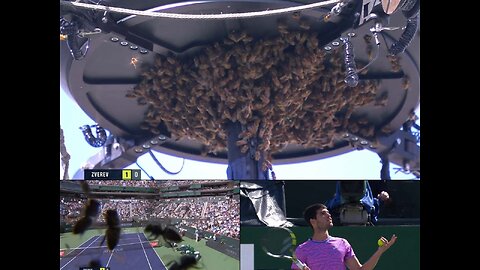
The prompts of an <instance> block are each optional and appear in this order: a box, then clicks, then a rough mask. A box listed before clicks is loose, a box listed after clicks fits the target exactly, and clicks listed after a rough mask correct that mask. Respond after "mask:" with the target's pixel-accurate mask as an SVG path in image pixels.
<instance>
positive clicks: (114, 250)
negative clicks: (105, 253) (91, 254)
mask: <svg viewBox="0 0 480 270" xmlns="http://www.w3.org/2000/svg"><path fill="white" fill-rule="evenodd" d="M114 251H115V250H112V253H111V254H110V258H108V262H107V265H105V267H108V264H109V263H110V260H111V259H112V256H113V252H114Z"/></svg>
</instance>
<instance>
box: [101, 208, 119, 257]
mask: <svg viewBox="0 0 480 270" xmlns="http://www.w3.org/2000/svg"><path fill="white" fill-rule="evenodd" d="M104 216H105V221H106V223H107V230H106V232H105V236H104V237H103V239H102V242H101V243H100V246H101V245H102V244H103V242H104V241H105V239H106V240H107V247H108V249H109V250H113V249H114V248H115V247H116V246H117V244H118V241H119V240H120V231H121V228H120V217H119V216H118V212H117V210H114V209H108V210H107V211H106V212H105V214H104Z"/></svg>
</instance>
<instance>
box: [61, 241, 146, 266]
mask: <svg viewBox="0 0 480 270" xmlns="http://www.w3.org/2000/svg"><path fill="white" fill-rule="evenodd" d="M99 237H100V235H99V236H97V239H95V240H93V241H92V243H90V245H88V246H87V247H86V248H84V249H83V250H82V251H80V253H78V254H77V255H75V257H73V258H72V259H71V260H70V261H68V262H67V263H66V264H65V265H64V266H62V267H60V270H62V269H63V268H64V267H65V266H67V265H68V264H69V263H70V262H72V261H73V260H75V259H76V258H77V257H78V255H80V254H82V253H83V252H84V251H85V250H86V249H87V248H88V247H89V246H91V245H92V244H93V243H95V241H97V240H98V238H99ZM150 269H151V268H150Z"/></svg>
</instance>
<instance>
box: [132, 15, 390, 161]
mask: <svg viewBox="0 0 480 270" xmlns="http://www.w3.org/2000/svg"><path fill="white" fill-rule="evenodd" d="M292 20H293V23H290V24H297V27H289V24H288V21H287V20H280V21H278V24H277V28H278V32H279V34H278V35H277V36H276V37H269V38H257V39H254V38H253V37H252V36H250V35H248V34H247V33H245V32H243V31H235V32H232V33H230V34H229V35H228V37H227V38H226V39H224V40H223V41H221V42H216V43H214V44H213V45H210V46H208V47H206V48H205V49H204V50H203V51H202V52H200V53H199V54H198V55H196V56H195V57H193V58H191V57H190V58H186V59H182V58H180V57H176V56H174V55H167V56H162V55H158V56H157V58H156V59H155V62H154V64H153V65H152V66H150V67H148V69H147V70H145V71H144V72H143V73H142V78H143V79H142V81H141V82H140V83H139V84H138V85H137V86H135V87H134V89H133V90H130V91H128V93H127V95H126V96H127V97H130V98H136V99H137V101H138V104H139V105H148V110H147V112H146V114H145V118H144V122H143V123H142V124H141V128H142V129H144V130H149V131H150V132H151V133H153V134H159V133H160V130H159V128H158V127H159V125H160V124H162V123H163V124H164V125H165V126H166V127H167V129H168V131H169V132H170V133H171V135H172V138H174V139H182V138H187V139H193V140H197V141H199V142H200V143H202V144H203V145H204V146H205V152H204V153H202V154H207V153H214V154H215V153H217V152H219V151H225V150H226V145H227V143H226V141H227V133H226V128H225V126H226V124H227V123H231V122H233V123H235V122H239V123H241V125H242V130H243V132H241V134H240V135H239V138H238V141H237V146H238V147H240V150H241V152H242V153H246V152H247V151H248V150H249V147H250V142H251V140H252V139H254V138H257V141H258V142H259V143H258V145H256V149H255V155H254V156H255V159H256V160H259V159H260V157H261V156H262V155H263V156H264V157H265V160H266V161H271V160H272V157H271V154H272V153H275V152H278V151H281V150H282V149H284V147H285V146H287V145H288V144H298V145H303V146H305V147H316V148H320V149H323V148H328V147H333V145H334V141H335V139H336V138H337V137H338V136H339V135H340V134H343V133H345V132H351V133H354V134H358V135H359V136H363V137H364V138H366V139H374V138H375V132H376V129H375V126H374V125H373V124H371V123H369V122H368V120H367V119H366V118H361V117H360V118H359V119H351V116H352V113H353V112H354V110H355V109H356V108H358V107H361V106H364V105H366V104H368V103H371V102H374V103H373V104H374V105H375V106H385V105H386V100H387V96H383V97H377V95H376V93H377V88H378V85H379V81H378V80H366V81H360V83H359V84H358V85H357V86H356V87H348V86H347V85H346V84H345V82H344V79H345V72H344V62H343V59H344V57H343V50H342V48H341V46H339V47H337V48H334V49H332V50H331V51H330V52H329V53H327V52H326V51H325V50H324V49H323V48H319V40H318V37H317V34H316V33H315V32H314V31H311V30H310V23H309V21H308V19H306V18H302V17H300V16H299V14H298V13H295V14H294V15H293V16H292ZM291 28H295V29H291ZM266 166H267V163H266V162H264V164H263V167H264V169H265V168H266Z"/></svg>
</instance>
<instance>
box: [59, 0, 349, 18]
mask: <svg viewBox="0 0 480 270" xmlns="http://www.w3.org/2000/svg"><path fill="white" fill-rule="evenodd" d="M341 1H342V0H328V1H322V2H317V3H312V4H308V5H303V6H296V7H288V8H281V9H274V10H265V11H255V12H244V13H225V14H180V13H164V12H152V11H140V10H133V9H126V8H119V7H109V6H103V5H93V4H86V3H79V2H69V1H60V5H65V6H75V7H80V8H87V9H93V10H102V11H107V12H115V13H123V14H129V15H139V16H147V17H161V18H171V19H193V20H195V19H203V20H222V19H240V18H252V17H260V16H271V15H276V14H282V13H289V12H294V11H299V10H306V9H312V8H318V7H324V6H328V5H332V4H337V3H340V2H341Z"/></svg>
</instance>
